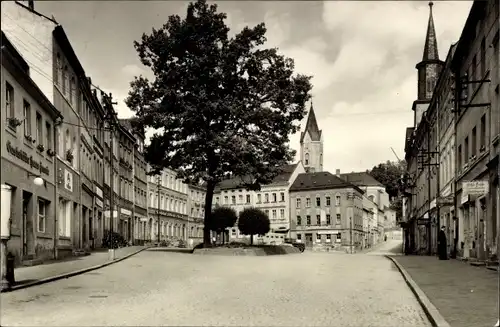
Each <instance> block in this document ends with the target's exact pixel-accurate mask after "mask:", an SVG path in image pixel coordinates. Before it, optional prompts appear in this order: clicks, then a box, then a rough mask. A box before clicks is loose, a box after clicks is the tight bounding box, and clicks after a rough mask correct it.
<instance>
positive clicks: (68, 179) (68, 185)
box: [64, 169, 73, 192]
mask: <svg viewBox="0 0 500 327" xmlns="http://www.w3.org/2000/svg"><path fill="white" fill-rule="evenodd" d="M64 188H65V189H67V190H68V191H70V192H73V174H72V173H71V172H70V171H69V170H67V169H64Z"/></svg>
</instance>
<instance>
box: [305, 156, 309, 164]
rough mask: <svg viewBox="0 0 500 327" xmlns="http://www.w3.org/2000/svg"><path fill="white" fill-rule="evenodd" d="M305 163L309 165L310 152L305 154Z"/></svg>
mask: <svg viewBox="0 0 500 327" xmlns="http://www.w3.org/2000/svg"><path fill="white" fill-rule="evenodd" d="M304 165H309V153H306V155H305V160H304Z"/></svg>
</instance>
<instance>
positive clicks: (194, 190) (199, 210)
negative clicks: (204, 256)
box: [187, 184, 207, 246]
mask: <svg viewBox="0 0 500 327" xmlns="http://www.w3.org/2000/svg"><path fill="white" fill-rule="evenodd" d="M206 194H207V190H206V187H205V185H204V184H199V185H193V184H188V202H187V210H188V238H189V245H190V246H193V245H196V244H198V243H201V242H203V226H204V224H203V222H204V221H205V220H204V218H205V197H206Z"/></svg>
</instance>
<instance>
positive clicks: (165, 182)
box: [149, 173, 187, 194]
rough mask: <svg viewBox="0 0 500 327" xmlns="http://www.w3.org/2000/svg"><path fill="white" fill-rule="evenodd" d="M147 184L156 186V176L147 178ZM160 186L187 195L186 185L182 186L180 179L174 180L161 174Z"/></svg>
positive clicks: (170, 176)
mask: <svg viewBox="0 0 500 327" xmlns="http://www.w3.org/2000/svg"><path fill="white" fill-rule="evenodd" d="M149 182H150V183H154V184H158V182H159V180H158V176H149ZM160 182H161V183H160V185H161V186H163V187H166V188H168V189H171V190H174V191H177V192H180V193H186V194H187V185H186V184H184V183H183V182H182V181H181V180H180V179H176V178H175V177H174V176H172V175H167V174H166V173H163V174H162V177H161V180H160Z"/></svg>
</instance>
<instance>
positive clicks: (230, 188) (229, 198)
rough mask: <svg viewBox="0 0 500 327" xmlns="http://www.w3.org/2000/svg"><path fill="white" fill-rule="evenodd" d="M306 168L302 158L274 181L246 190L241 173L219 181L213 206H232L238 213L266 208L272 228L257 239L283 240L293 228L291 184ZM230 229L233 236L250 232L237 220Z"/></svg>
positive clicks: (287, 167)
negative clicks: (253, 189)
mask: <svg viewBox="0 0 500 327" xmlns="http://www.w3.org/2000/svg"><path fill="white" fill-rule="evenodd" d="M303 172H305V169H304V166H303V165H302V162H300V161H299V162H297V163H295V164H289V165H286V166H284V167H283V168H282V171H281V173H280V174H279V175H277V176H276V177H275V178H274V179H273V181H272V182H271V183H269V184H267V185H261V189H260V191H252V190H246V189H245V188H244V187H243V186H242V184H243V180H242V179H241V178H240V177H233V178H230V179H226V180H223V181H222V182H220V183H219V184H218V185H217V187H216V188H215V190H214V199H215V200H214V201H213V206H230V207H232V208H233V209H234V210H235V211H236V213H238V214H239V213H240V212H241V211H243V210H244V209H245V208H250V207H254V208H258V209H261V210H262V211H264V212H265V213H266V214H267V215H268V217H269V220H270V228H271V231H270V232H269V233H268V234H267V235H265V236H263V237H259V238H257V241H258V242H265V243H268V242H274V243H281V242H284V239H285V234H287V233H288V231H289V229H290V216H289V214H290V202H289V201H288V193H289V188H290V186H291V185H292V183H293V181H294V180H295V178H296V177H297V176H298V175H299V174H301V173H303ZM227 233H228V234H229V235H228V238H226V239H229V240H230V241H231V240H236V241H242V240H247V239H248V236H245V235H243V234H241V233H240V231H239V229H238V227H237V223H236V225H235V226H234V227H232V228H230V229H229V230H228V231H227Z"/></svg>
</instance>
